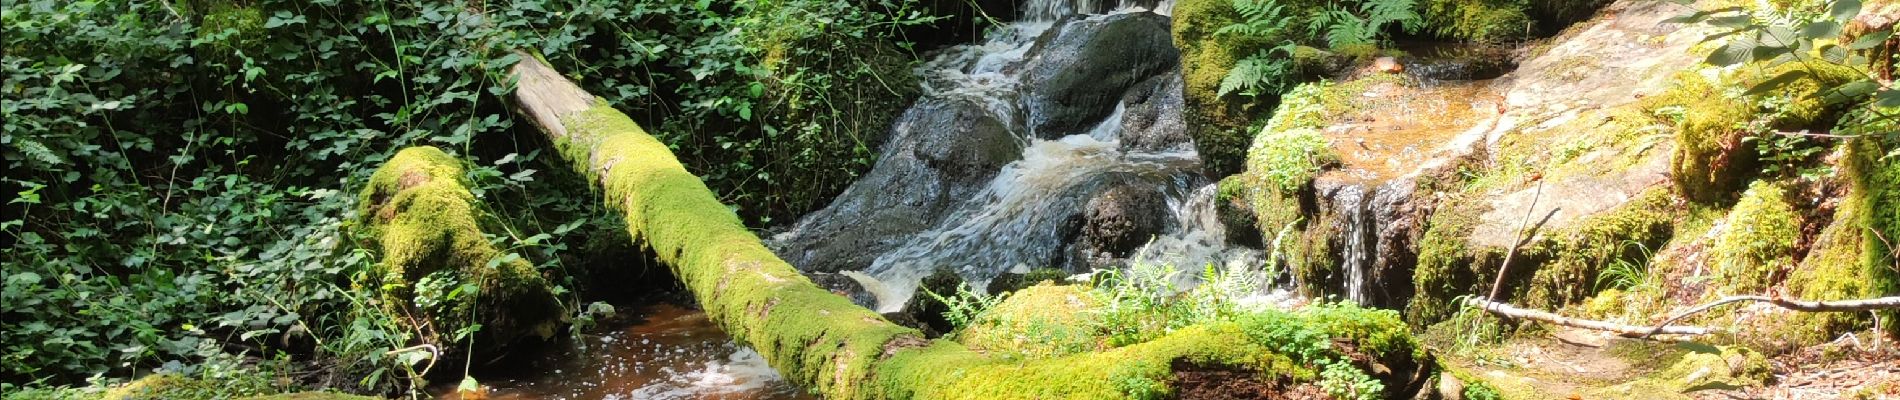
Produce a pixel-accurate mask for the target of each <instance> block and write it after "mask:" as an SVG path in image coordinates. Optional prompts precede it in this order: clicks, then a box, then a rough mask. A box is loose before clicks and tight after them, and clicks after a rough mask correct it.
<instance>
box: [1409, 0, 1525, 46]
mask: <svg viewBox="0 0 1900 400" xmlns="http://www.w3.org/2000/svg"><path fill="white" fill-rule="evenodd" d="M1526 7H1527V5H1526V4H1525V2H1524V1H1523V0H1426V1H1425V3H1424V4H1422V7H1421V10H1422V12H1420V13H1419V14H1420V16H1421V17H1424V19H1425V26H1426V29H1428V30H1430V31H1432V33H1434V34H1437V35H1438V36H1442V37H1447V38H1453V39H1459V40H1468V41H1475V42H1499V41H1506V40H1516V39H1522V38H1525V37H1529V36H1530V35H1531V34H1532V33H1534V32H1535V30H1534V29H1535V28H1536V24H1535V23H1534V22H1533V21H1532V20H1531V18H1530V16H1529V15H1527V14H1526V13H1525V9H1526Z"/></svg>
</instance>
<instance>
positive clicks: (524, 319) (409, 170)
mask: <svg viewBox="0 0 1900 400" xmlns="http://www.w3.org/2000/svg"><path fill="white" fill-rule="evenodd" d="M359 205H360V207H361V208H360V209H359V210H358V217H359V218H361V219H362V224H361V226H363V227H364V229H365V230H366V233H367V236H369V237H373V238H376V241H375V242H374V244H375V246H374V247H375V249H376V250H378V251H379V252H380V253H381V254H382V260H381V262H379V263H377V268H376V271H373V272H374V273H372V274H370V276H371V279H372V280H373V281H372V282H371V283H370V284H372V285H374V286H373V287H375V288H377V290H378V292H379V293H380V295H381V297H382V300H383V302H384V306H385V307H397V308H401V309H399V310H395V311H396V313H397V314H398V315H419V316H421V317H422V318H426V319H427V321H426V322H424V321H417V322H416V323H417V326H416V328H417V329H419V330H421V331H423V332H425V336H427V337H425V338H424V340H426V341H429V342H433V343H447V342H450V341H453V338H454V335H455V333H456V332H457V331H458V330H462V329H464V328H467V327H472V326H474V325H477V324H479V325H481V329H480V330H479V331H478V332H476V335H477V337H478V338H480V340H477V341H476V342H477V343H478V344H480V345H482V346H493V348H500V347H505V346H507V345H508V344H511V343H513V342H515V341H516V340H519V339H523V338H529V337H538V338H541V339H546V338H550V337H552V336H553V335H554V330H555V327H556V326H557V325H558V324H559V323H560V322H561V320H562V318H564V317H565V316H566V315H567V312H566V311H565V310H564V309H563V306H562V305H561V301H560V299H558V298H557V297H555V295H554V290H553V287H552V284H551V283H549V281H548V280H547V278H546V277H544V276H542V275H541V272H540V271H538V270H536V269H535V267H534V265H533V264H530V263H528V261H527V260H525V259H523V258H521V257H520V256H519V255H515V254H510V253H505V252H503V251H501V250H500V249H498V248H496V247H495V245H494V244H492V243H490V242H489V241H488V237H487V235H485V234H484V233H483V232H485V231H498V229H492V228H490V229H488V230H485V229H484V225H485V224H499V223H500V222H499V221H498V220H495V219H493V218H492V217H490V216H488V215H487V213H486V212H484V211H483V210H482V209H481V208H480V205H479V203H478V202H477V201H476V200H475V197H474V195H473V194H471V193H470V192H469V190H468V184H467V182H466V178H464V176H463V170H462V164H461V161H460V160H457V159H455V158H454V157H451V156H449V155H448V154H447V153H443V152H442V151H441V150H439V149H436V148H434V147H411V148H407V149H403V150H402V151H400V152H397V153H396V156H395V157H392V158H390V160H389V161H388V162H387V163H385V164H383V166H382V167H381V168H379V169H377V170H376V172H375V174H373V175H371V176H370V182H369V185H368V187H366V188H364V189H363V192H362V194H361V195H360V197H359ZM470 289H473V290H470Z"/></svg>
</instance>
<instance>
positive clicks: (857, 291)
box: [805, 272, 877, 307]
mask: <svg viewBox="0 0 1900 400" xmlns="http://www.w3.org/2000/svg"><path fill="white" fill-rule="evenodd" d="M805 277H807V278H810V279H811V283H813V284H816V285H818V287H821V288H824V289H825V290H828V291H831V293H833V294H837V295H839V296H844V298H847V299H851V302H852V303H854V304H857V305H859V306H864V307H875V306H877V297H876V296H873V295H872V294H871V292H870V291H867V290H865V289H864V285H863V284H861V283H858V281H857V280H856V279H852V278H851V277H849V276H845V275H844V274H834V273H828V272H815V273H807V274H805Z"/></svg>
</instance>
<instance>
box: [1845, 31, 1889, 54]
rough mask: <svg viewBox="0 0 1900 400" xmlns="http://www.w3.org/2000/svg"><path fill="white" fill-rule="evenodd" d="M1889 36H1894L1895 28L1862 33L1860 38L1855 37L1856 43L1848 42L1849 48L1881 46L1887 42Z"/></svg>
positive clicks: (1864, 48)
mask: <svg viewBox="0 0 1900 400" xmlns="http://www.w3.org/2000/svg"><path fill="white" fill-rule="evenodd" d="M1889 37H1893V29H1881V30H1878V31H1873V32H1871V33H1868V34H1865V35H1860V38H1859V39H1854V43H1850V44H1848V45H1847V48H1848V49H1850V50H1866V49H1871V48H1874V47H1876V46H1880V44H1881V43H1886V42H1887V38H1889Z"/></svg>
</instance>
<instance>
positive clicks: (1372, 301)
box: [1313, 176, 1432, 308]
mask: <svg viewBox="0 0 1900 400" xmlns="http://www.w3.org/2000/svg"><path fill="white" fill-rule="evenodd" d="M1313 186H1314V190H1315V192H1316V193H1317V198H1318V199H1317V200H1318V208H1319V213H1317V215H1319V216H1321V217H1322V218H1330V219H1331V220H1328V221H1314V223H1321V224H1331V225H1332V226H1333V227H1334V228H1335V229H1336V230H1334V231H1333V232H1336V233H1335V234H1334V235H1333V236H1332V237H1331V239H1330V240H1332V241H1333V243H1332V246H1331V247H1332V248H1333V249H1336V250H1337V252H1338V255H1339V258H1340V259H1339V269H1338V272H1339V273H1340V274H1341V275H1343V276H1338V277H1334V278H1335V279H1332V281H1334V282H1340V283H1342V284H1343V285H1344V286H1345V287H1344V288H1342V289H1343V290H1342V292H1343V293H1344V294H1345V295H1346V297H1347V298H1349V299H1352V300H1353V301H1357V302H1359V304H1363V305H1367V306H1373V307H1385V308H1402V307H1404V306H1405V303H1406V301H1408V300H1410V299H1411V298H1412V293H1413V291H1414V286H1413V284H1412V272H1413V270H1414V269H1415V268H1416V267H1417V265H1418V250H1417V246H1416V244H1417V243H1418V241H1419V240H1420V239H1422V238H1423V237H1424V235H1425V228H1424V223H1425V220H1426V218H1427V217H1428V216H1429V215H1430V203H1429V202H1431V201H1432V198H1431V197H1418V196H1414V195H1413V194H1414V193H1415V192H1416V189H1417V184H1416V183H1415V181H1413V180H1412V179H1409V178H1406V179H1396V180H1392V181H1387V182H1383V183H1380V184H1376V185H1365V184H1362V183H1358V182H1351V181H1340V180H1334V179H1330V178H1329V177H1327V176H1321V178H1320V179H1315V180H1314V181H1313Z"/></svg>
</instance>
